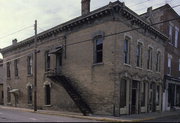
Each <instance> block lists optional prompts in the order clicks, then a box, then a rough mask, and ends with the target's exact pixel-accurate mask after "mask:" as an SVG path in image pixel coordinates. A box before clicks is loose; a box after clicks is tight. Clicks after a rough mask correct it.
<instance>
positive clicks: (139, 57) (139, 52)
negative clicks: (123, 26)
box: [136, 42, 142, 67]
mask: <svg viewBox="0 0 180 123" xmlns="http://www.w3.org/2000/svg"><path fill="white" fill-rule="evenodd" d="M136 60H137V61H136V65H137V67H142V43H140V42H138V45H137V51H136Z"/></svg>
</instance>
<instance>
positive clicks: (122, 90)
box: [120, 79, 127, 108]
mask: <svg viewBox="0 0 180 123" xmlns="http://www.w3.org/2000/svg"><path fill="white" fill-rule="evenodd" d="M126 84H127V80H125V79H122V80H121V83H120V108H124V107H125V106H126V95H127V93H126V87H127V86H126Z"/></svg>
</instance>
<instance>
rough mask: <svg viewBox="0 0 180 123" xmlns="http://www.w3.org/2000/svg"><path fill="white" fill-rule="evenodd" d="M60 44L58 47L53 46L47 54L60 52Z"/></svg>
mask: <svg viewBox="0 0 180 123" xmlns="http://www.w3.org/2000/svg"><path fill="white" fill-rule="evenodd" d="M62 48H63V47H62V46H59V47H55V48H54V49H52V50H51V51H50V52H49V54H58V53H61V51H62Z"/></svg>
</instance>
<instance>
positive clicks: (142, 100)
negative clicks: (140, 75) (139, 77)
mask: <svg viewBox="0 0 180 123" xmlns="http://www.w3.org/2000/svg"><path fill="white" fill-rule="evenodd" d="M145 95H146V83H145V82H143V83H142V87H141V106H145V102H146V96H145Z"/></svg>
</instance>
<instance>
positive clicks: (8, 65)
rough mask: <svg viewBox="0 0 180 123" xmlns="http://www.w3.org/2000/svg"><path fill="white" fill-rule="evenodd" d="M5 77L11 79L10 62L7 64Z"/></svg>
mask: <svg viewBox="0 0 180 123" xmlns="http://www.w3.org/2000/svg"><path fill="white" fill-rule="evenodd" d="M7 77H8V78H10V77H11V68H10V62H8V63H7Z"/></svg>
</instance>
